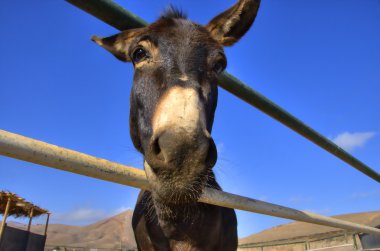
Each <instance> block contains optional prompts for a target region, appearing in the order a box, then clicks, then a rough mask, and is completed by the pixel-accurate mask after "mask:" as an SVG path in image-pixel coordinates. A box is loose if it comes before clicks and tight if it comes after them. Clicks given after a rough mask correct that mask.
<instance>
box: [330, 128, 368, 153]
mask: <svg viewBox="0 0 380 251" xmlns="http://www.w3.org/2000/svg"><path fill="white" fill-rule="evenodd" d="M375 135H376V133H375V132H355V133H350V132H344V133H341V134H339V135H338V136H336V137H335V138H333V139H332V141H333V142H334V143H335V144H337V145H338V146H340V147H341V148H343V149H345V150H347V151H353V150H354V149H355V148H358V147H363V146H364V145H365V144H366V143H367V142H368V140H370V139H371V138H373V137H374V136H375Z"/></svg>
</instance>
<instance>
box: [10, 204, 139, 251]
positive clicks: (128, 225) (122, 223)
mask: <svg viewBox="0 0 380 251" xmlns="http://www.w3.org/2000/svg"><path fill="white" fill-rule="evenodd" d="M132 214H133V211H131V210H128V211H125V212H123V213H121V214H118V215H116V216H113V217H111V218H108V219H105V220H101V221H98V222H96V223H94V224H91V225H87V226H68V225H62V224H50V225H49V227H48V238H47V242H46V245H47V246H71V247H88V248H91V247H94V248H119V247H120V245H121V246H122V247H123V248H127V249H129V248H134V247H136V242H135V238H134V235H133V230H132ZM9 225H11V226H14V227H19V228H20V227H21V228H23V229H25V228H26V227H25V225H21V224H15V223H13V222H12V223H10V224H9ZM44 228H45V226H44V225H33V226H32V232H36V233H40V234H41V233H43V232H44Z"/></svg>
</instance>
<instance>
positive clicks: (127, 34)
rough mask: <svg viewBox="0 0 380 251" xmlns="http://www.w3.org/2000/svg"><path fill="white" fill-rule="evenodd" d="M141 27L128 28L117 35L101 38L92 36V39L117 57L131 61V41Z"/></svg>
mask: <svg viewBox="0 0 380 251" xmlns="http://www.w3.org/2000/svg"><path fill="white" fill-rule="evenodd" d="M139 30H140V29H131V30H126V31H123V32H121V33H118V34H116V35H113V36H110V37H105V38H100V37H98V36H92V37H91V40H92V41H94V42H95V43H97V44H98V45H100V46H101V47H103V48H104V49H106V50H107V51H109V52H111V53H112V54H113V55H114V56H115V57H116V58H117V59H119V60H121V61H123V62H129V61H131V59H130V57H129V55H128V50H129V46H130V44H131V41H132V40H133V38H135V36H136V35H137V34H138V33H139Z"/></svg>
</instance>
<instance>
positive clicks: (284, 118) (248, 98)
mask: <svg viewBox="0 0 380 251" xmlns="http://www.w3.org/2000/svg"><path fill="white" fill-rule="evenodd" d="M66 1H67V2H69V3H71V4H73V5H74V6H76V7H78V8H80V9H82V10H84V11H86V12H87V13H90V14H91V15H93V16H95V17H97V18H99V19H100V20H103V21H104V22H106V23H107V24H109V25H111V26H113V27H115V28H116V29H119V30H127V29H131V28H140V27H144V26H146V25H147V24H148V23H147V22H145V21H144V20H142V19H141V18H139V17H138V16H136V15H134V14H132V13H131V12H129V11H127V10H126V9H124V8H123V7H121V6H120V5H118V4H116V3H115V2H113V1H112V0H91V1H88V0H66ZM219 80H220V82H219V86H220V87H222V88H223V89H225V90H226V91H229V92H230V93H232V94H234V95H235V96H236V97H238V98H240V99H242V100H244V101H245V102H247V103H248V104H250V105H252V106H254V107H256V108H257V109H259V110H261V111H262V112H264V113H266V114H267V115H269V116H270V117H272V118H274V119H276V120H277V121H279V122H280V123H282V124H284V125H286V126H287V127H289V128H290V129H292V130H293V131H295V132H297V133H298V134H300V135H302V136H303V137H305V138H307V139H308V140H310V141H312V142H313V143H315V144H316V145H318V146H320V147H322V148H323V149H325V150H326V151H328V152H329V153H331V154H333V155H335V156H336V157H338V158H339V159H341V160H343V161H344V162H346V163H347V164H349V165H351V166H352V167H354V168H356V169H357V170H358V171H360V172H362V173H364V174H365V175H367V176H368V177H370V178H372V179H374V180H376V181H377V182H379V183H380V174H379V173H377V172H376V171H375V170H373V169H372V168H370V167H369V166H367V165H366V164H364V163H363V162H361V161H360V160H358V159H356V158H355V157H353V156H352V155H351V154H349V153H348V152H346V151H345V150H343V149H342V148H340V147H339V146H337V145H336V144H335V143H333V142H332V141H331V140H329V139H327V138H326V137H324V136H322V135H321V134H320V133H318V132H317V131H315V130H314V129H312V128H311V127H309V126H307V125H306V124H305V123H303V122H302V121H301V120H299V119H297V118H296V117H295V116H293V115H292V114H290V113H289V112H287V111H286V110H285V109H283V108H281V107H280V106H278V105H276V104H275V103H274V102H272V101H271V100H269V99H268V98H266V97H265V96H263V95H262V94H260V93H259V92H257V91H255V90H254V89H252V88H251V87H250V86H248V85H246V84H244V83H243V82H241V81H240V80H239V79H237V78H235V77H234V76H232V75H231V74H229V73H227V72H225V73H224V74H222V76H221V77H220V78H219Z"/></svg>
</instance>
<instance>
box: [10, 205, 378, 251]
mask: <svg viewBox="0 0 380 251" xmlns="http://www.w3.org/2000/svg"><path fill="white" fill-rule="evenodd" d="M132 214H133V211H132V210H128V211H125V212H123V213H121V214H118V215H116V216H113V217H111V218H108V219H105V220H101V221H99V222H97V223H94V224H91V225H87V226H68V225H62V224H50V225H49V228H48V238H47V246H53V245H54V246H72V247H88V248H90V247H96V248H119V247H120V245H122V247H123V248H127V249H129V248H134V247H136V242H135V239H134V234H133V230H132ZM334 218H337V219H342V220H346V221H350V222H355V223H359V224H364V225H369V226H378V225H380V211H374V212H366V213H355V214H346V215H339V216H334ZM252 224H254V223H252ZM9 225H11V226H14V227H19V228H23V229H25V228H26V227H25V225H22V224H18V223H13V222H10V223H9ZM44 227H45V226H44V225H33V226H32V231H33V232H36V233H43V232H44ZM338 232H342V230H340V229H336V228H332V227H325V226H320V225H315V224H309V223H303V222H293V223H289V224H285V225H279V226H276V227H273V228H270V229H267V230H264V231H262V232H260V233H257V234H253V235H250V236H248V237H245V238H242V239H240V240H239V244H240V245H241V244H250V243H267V242H278V241H282V240H287V241H288V240H300V239H302V238H307V237H309V236H316V235H321V236H323V235H328V234H334V233H338Z"/></svg>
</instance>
